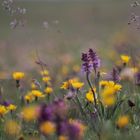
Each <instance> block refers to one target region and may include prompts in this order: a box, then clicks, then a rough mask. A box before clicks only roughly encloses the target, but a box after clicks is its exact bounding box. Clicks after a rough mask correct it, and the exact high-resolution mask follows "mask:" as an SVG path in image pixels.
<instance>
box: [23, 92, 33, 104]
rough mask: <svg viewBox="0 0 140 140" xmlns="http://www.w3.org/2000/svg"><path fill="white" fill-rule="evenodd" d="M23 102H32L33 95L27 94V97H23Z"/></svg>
mask: <svg viewBox="0 0 140 140" xmlns="http://www.w3.org/2000/svg"><path fill="white" fill-rule="evenodd" d="M24 100H26V101H27V102H31V101H32V100H34V95H33V94H32V92H29V93H28V94H27V95H25V97H24Z"/></svg>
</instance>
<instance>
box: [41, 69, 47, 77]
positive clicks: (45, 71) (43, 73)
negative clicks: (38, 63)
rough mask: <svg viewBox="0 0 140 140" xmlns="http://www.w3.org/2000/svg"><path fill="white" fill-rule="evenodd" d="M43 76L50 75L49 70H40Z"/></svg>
mask: <svg viewBox="0 0 140 140" xmlns="http://www.w3.org/2000/svg"><path fill="white" fill-rule="evenodd" d="M40 73H41V75H42V76H48V75H49V71H48V70H43V71H41V72H40Z"/></svg>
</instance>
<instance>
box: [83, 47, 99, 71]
mask: <svg viewBox="0 0 140 140" xmlns="http://www.w3.org/2000/svg"><path fill="white" fill-rule="evenodd" d="M81 60H82V61H83V64H82V70H83V71H84V72H87V73H90V72H91V71H92V70H94V71H95V73H96V71H97V69H98V68H99V67H100V59H99V57H98V56H97V54H96V52H94V51H93V50H92V49H89V51H88V53H83V54H82V59H81Z"/></svg>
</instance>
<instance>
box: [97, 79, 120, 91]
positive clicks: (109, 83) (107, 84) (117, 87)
mask: <svg viewBox="0 0 140 140" xmlns="http://www.w3.org/2000/svg"><path fill="white" fill-rule="evenodd" d="M99 84H100V86H101V87H103V88H110V89H114V92H118V91H120V90H121V88H122V86H121V85H120V84H116V83H114V82H113V81H100V83H99Z"/></svg>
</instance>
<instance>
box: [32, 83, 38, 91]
mask: <svg viewBox="0 0 140 140" xmlns="http://www.w3.org/2000/svg"><path fill="white" fill-rule="evenodd" d="M31 89H32V90H34V89H37V86H36V85H35V83H33V82H32V83H31Z"/></svg>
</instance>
